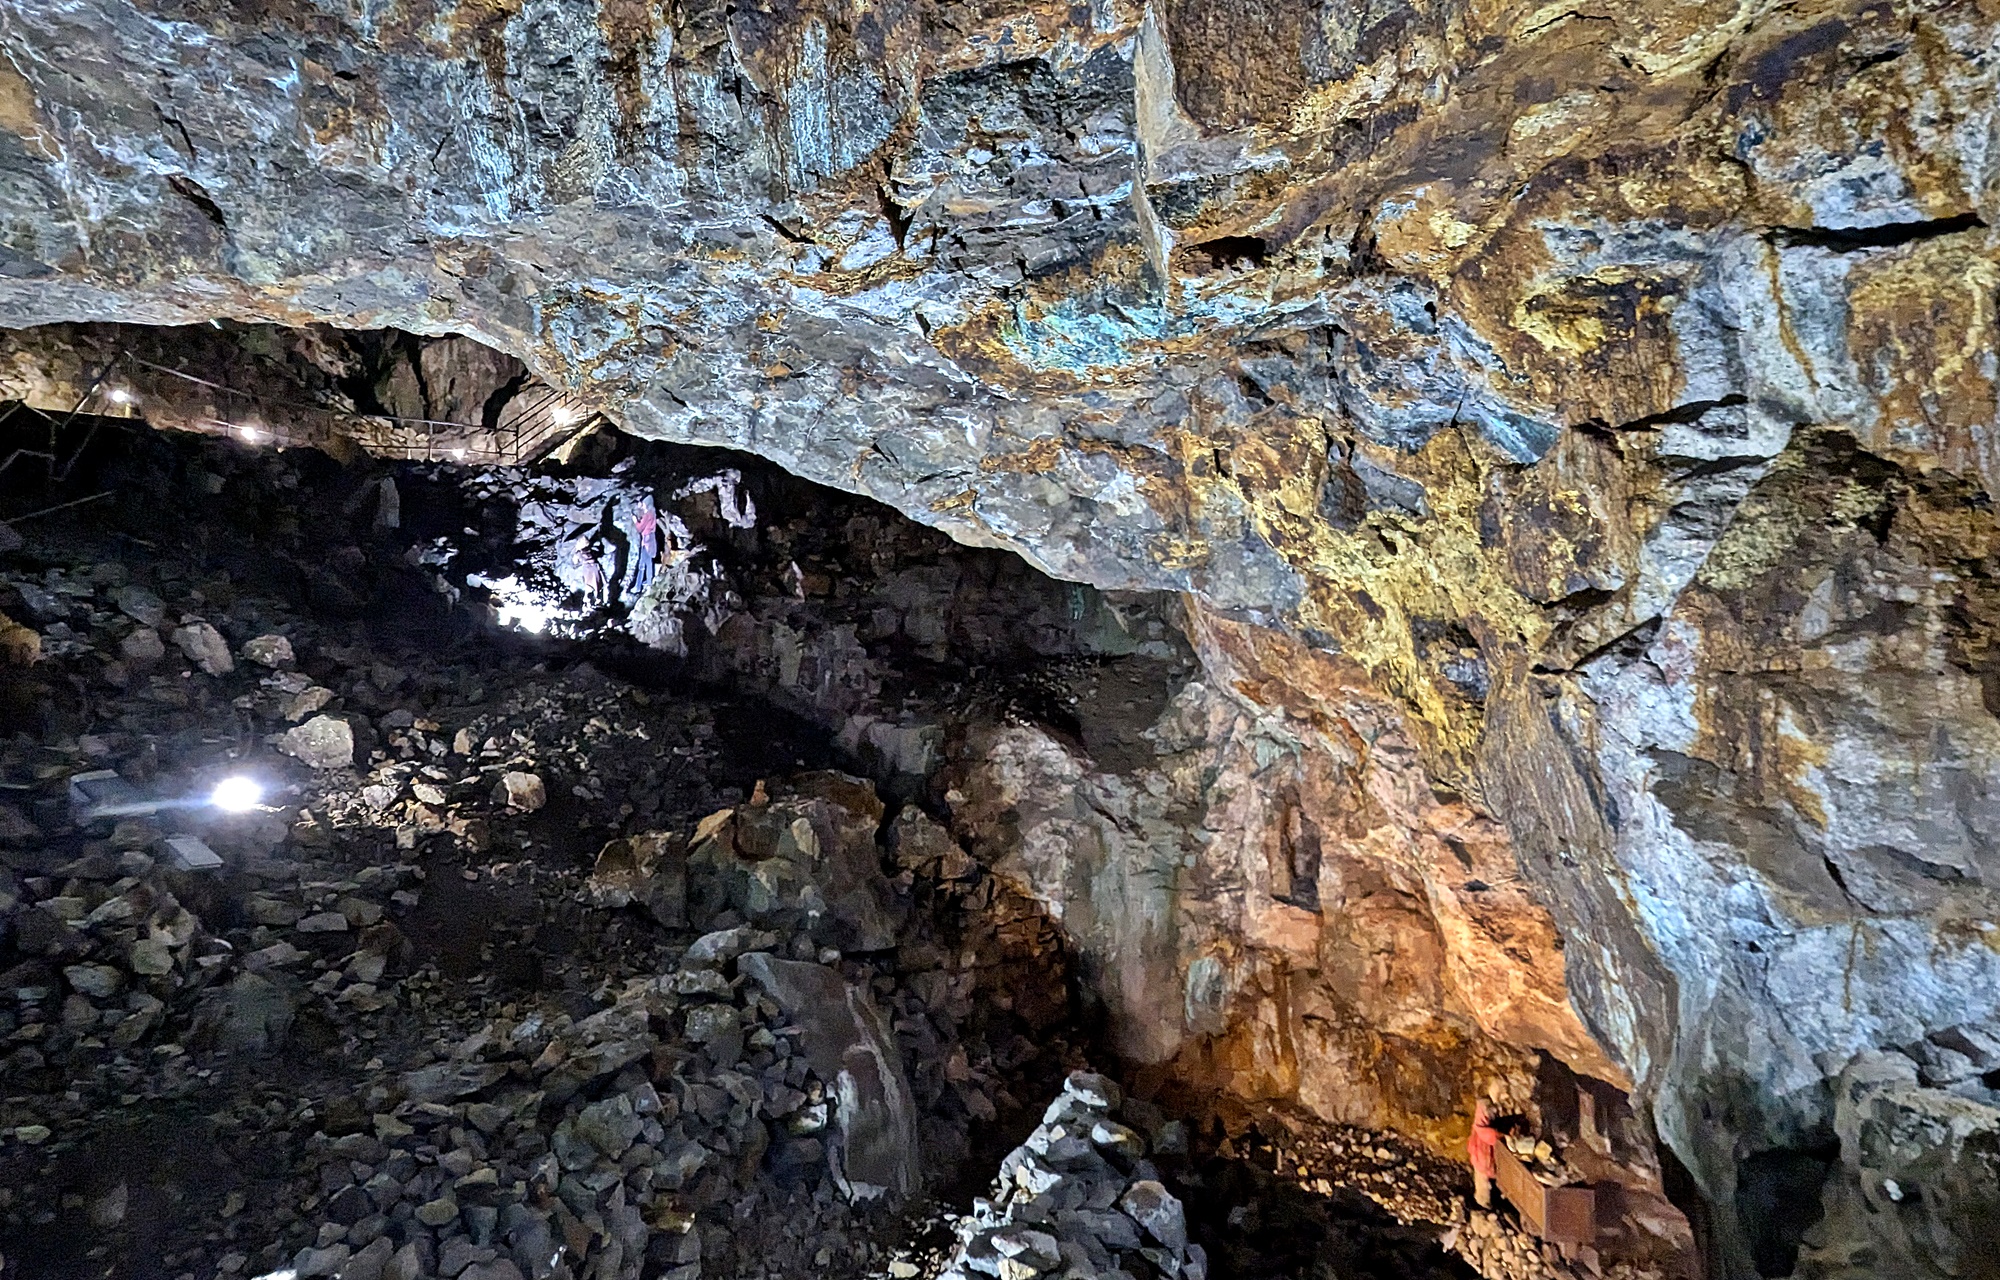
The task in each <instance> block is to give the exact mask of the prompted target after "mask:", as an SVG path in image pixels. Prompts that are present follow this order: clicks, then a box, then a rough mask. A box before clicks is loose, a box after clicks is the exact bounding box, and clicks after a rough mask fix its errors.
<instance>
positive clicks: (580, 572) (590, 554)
mask: <svg viewBox="0 0 2000 1280" xmlns="http://www.w3.org/2000/svg"><path fill="white" fill-rule="evenodd" d="M569 555H570V562H571V563H572V564H574V565H575V566H576V576H577V581H578V583H580V584H581V586H582V588H583V607H584V608H585V609H586V610H593V609H597V608H599V607H601V606H602V605H603V604H604V603H605V602H606V593H605V590H604V566H603V564H601V563H600V562H599V561H598V559H597V552H596V551H595V550H593V549H592V548H591V545H590V535H589V534H588V533H586V534H584V535H583V536H582V537H581V538H578V539H577V540H576V542H575V543H574V544H572V545H571V547H570V552H569Z"/></svg>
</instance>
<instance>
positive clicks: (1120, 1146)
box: [939, 1071, 1208, 1280]
mask: <svg viewBox="0 0 2000 1280" xmlns="http://www.w3.org/2000/svg"><path fill="white" fill-rule="evenodd" d="M1121 1100H1122V1095H1121V1093H1120V1090H1119V1088H1118V1086H1117V1085H1116V1084H1114V1083H1113V1082H1112V1081H1110V1080H1108V1079H1106V1078H1105V1077H1103V1076H1101V1075H1095V1074H1092V1073H1089V1072H1081V1071H1079V1072H1075V1073H1072V1074H1071V1075H1070V1077H1069V1079H1068V1080H1066V1081H1065V1082H1064V1083H1063V1090H1062V1094H1061V1095H1060V1096H1059V1097H1057V1098H1056V1100H1055V1101H1054V1102H1052V1103H1050V1104H1049V1108H1048V1111H1047V1112H1046V1113H1045V1114H1044V1115H1043V1116H1042V1122H1041V1124H1039V1125H1037V1126H1036V1128H1035V1131H1034V1132H1033V1133H1031V1134H1029V1135H1028V1139H1027V1141H1025V1142H1023V1143H1022V1144H1021V1145H1020V1146H1019V1147H1017V1148H1015V1149H1014V1150H1013V1152H1011V1153H1010V1154H1009V1155H1008V1156H1007V1158H1006V1159H1005V1160H1004V1161H1002V1162H1001V1165H1000V1177H999V1179H998V1181H997V1182H996V1183H995V1184H994V1190H993V1195H992V1197H991V1198H990V1199H982V1200H980V1201H978V1202H977V1203H976V1204H975V1206H974V1208H973V1211H972V1213H971V1214H969V1215H967V1216H966V1217H965V1218H963V1219H961V1220H960V1221H959V1223H958V1226H957V1234H958V1238H959V1239H958V1246H957V1248H956V1250H955V1251H954V1252H953V1254H952V1256H951V1258H950V1260H949V1262H948V1263H947V1265H946V1266H945V1268H944V1269H943V1271H942V1272H941V1273H940V1276H939V1280H973V1277H975V1276H993V1277H997V1280H1034V1277H1037V1276H1061V1277H1063V1278H1064V1280H1147V1278H1148V1277H1154V1276H1161V1277H1166V1278H1167V1280H1205V1277H1206V1276H1207V1275H1208V1258H1207V1255H1206V1254H1205V1253H1204V1252H1203V1250H1202V1247H1201V1246H1200V1245H1198V1244H1193V1243H1190V1242H1189V1240H1188V1227H1187V1215H1186V1213H1185V1212H1184V1211H1183V1209H1182V1207H1181V1202H1180V1201H1179V1200H1178V1199H1176V1198H1175V1197H1174V1195H1173V1193H1172V1192H1170V1191H1168V1190H1167V1188H1166V1186H1165V1185H1164V1184H1163V1183H1162V1182H1161V1181H1160V1176H1159V1171H1158V1169H1156V1168H1155V1167H1154V1165H1153V1163H1152V1161H1151V1160H1149V1159H1148V1158H1147V1142H1146V1139H1145V1138H1144V1137H1143V1136H1142V1135H1141V1134H1140V1133H1139V1132H1138V1131H1137V1130H1135V1129H1133V1128H1130V1127H1128V1126H1126V1125H1124V1124H1121V1123H1120V1122H1119V1120H1118V1118H1117V1117H1118V1113H1119V1105H1120V1102H1121Z"/></svg>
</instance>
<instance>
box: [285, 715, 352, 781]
mask: <svg viewBox="0 0 2000 1280" xmlns="http://www.w3.org/2000/svg"><path fill="white" fill-rule="evenodd" d="M278 750H280V751H282V752H284V753H285V754H286V755H288V756H295V757H297V758H298V760H299V761H300V762H301V763H303V764H307V765H310V766H312V767H313V768H315V769H345V768H347V767H348V766H350V765H352V764H353V763H354V728H353V726H351V725H349V724H348V723H347V721H345V720H342V719H340V718H339V717H338V716H314V717H313V718H312V719H310V720H308V721H306V722H305V723H304V724H302V725H300V726H298V727H297V728H296V729H287V730H285V732H284V733H282V734H280V735H278Z"/></svg>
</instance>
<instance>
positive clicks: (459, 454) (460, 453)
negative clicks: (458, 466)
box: [451, 449, 465, 462]
mask: <svg viewBox="0 0 2000 1280" xmlns="http://www.w3.org/2000/svg"><path fill="white" fill-rule="evenodd" d="M451 456H452V457H453V458H454V459H456V460H457V461H459V462H464V461H465V450H463V449H453V450H452V451H451Z"/></svg>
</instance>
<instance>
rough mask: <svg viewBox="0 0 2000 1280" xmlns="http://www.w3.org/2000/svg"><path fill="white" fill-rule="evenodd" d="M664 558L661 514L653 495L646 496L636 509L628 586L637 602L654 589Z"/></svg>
mask: <svg viewBox="0 0 2000 1280" xmlns="http://www.w3.org/2000/svg"><path fill="white" fill-rule="evenodd" d="M659 558H660V513H659V511H658V510H657V509H656V508H655V507H654V506H653V495H652V494H650V493H642V494H640V495H639V498H638V501H636V502H635V503H633V505H632V576H631V580H630V581H629V582H628V583H627V584H626V589H627V590H628V591H629V592H630V593H631V596H632V599H633V600H635V601H636V600H638V598H639V597H640V596H643V595H645V594H646V588H647V587H650V586H652V585H653V569H654V566H655V565H656V564H658V563H659Z"/></svg>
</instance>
